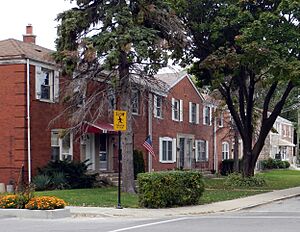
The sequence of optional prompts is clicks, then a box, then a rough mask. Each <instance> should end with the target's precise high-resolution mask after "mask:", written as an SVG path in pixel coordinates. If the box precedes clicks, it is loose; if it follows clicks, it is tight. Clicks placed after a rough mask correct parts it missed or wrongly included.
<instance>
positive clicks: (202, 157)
mask: <svg viewBox="0 0 300 232" xmlns="http://www.w3.org/2000/svg"><path fill="white" fill-rule="evenodd" d="M195 148H196V149H195V153H196V161H208V142H207V141H205V140H196V141H195Z"/></svg>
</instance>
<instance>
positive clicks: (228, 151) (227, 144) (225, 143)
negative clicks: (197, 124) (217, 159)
mask: <svg viewBox="0 0 300 232" xmlns="http://www.w3.org/2000/svg"><path fill="white" fill-rule="evenodd" d="M224 145H226V147H227V148H228V150H227V151H225V150H224V149H223V148H224ZM225 152H227V154H228V156H227V158H225V159H224V155H223V153H225ZM226 159H230V147H229V143H228V142H222V160H226Z"/></svg>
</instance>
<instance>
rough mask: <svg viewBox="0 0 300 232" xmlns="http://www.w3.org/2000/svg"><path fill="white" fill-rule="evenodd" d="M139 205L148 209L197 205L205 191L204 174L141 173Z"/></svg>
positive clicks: (174, 172) (194, 172)
mask: <svg viewBox="0 0 300 232" xmlns="http://www.w3.org/2000/svg"><path fill="white" fill-rule="evenodd" d="M137 180H138V186H139V192H138V196H139V204H140V206H142V207H146V208H166V207H172V206H184V205H196V204H198V202H199V199H200V197H201V196H202V194H203V191H204V182H203V179H202V174H201V173H199V172H196V171H167V172H152V173H140V174H138V177H137Z"/></svg>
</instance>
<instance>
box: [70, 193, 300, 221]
mask: <svg viewBox="0 0 300 232" xmlns="http://www.w3.org/2000/svg"><path fill="white" fill-rule="evenodd" d="M296 196H300V187H296V188H290V189H283V190H275V191H272V192H268V193H262V194H257V195H254V196H249V197H245V198H239V199H234V200H229V201H221V202H216V203H212V204H207V205H197V206H187V207H178V208H168V209H133V208H124V209H116V208H104V207H75V206H69V207H68V208H69V209H70V210H71V214H72V216H74V217H128V218H162V217H171V216H173V217H174V216H187V215H190V216H191V215H199V214H209V213H218V212H226V211H235V210H240V209H246V208H251V207H255V206H258V205H263V204H267V203H271V202H273V201H278V200H283V199H287V198H292V197H296Z"/></svg>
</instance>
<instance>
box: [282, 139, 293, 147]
mask: <svg viewBox="0 0 300 232" xmlns="http://www.w3.org/2000/svg"><path fill="white" fill-rule="evenodd" d="M278 146H281V147H295V146H296V145H295V144H293V143H291V142H290V141H287V140H284V139H279V140H278Z"/></svg>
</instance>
